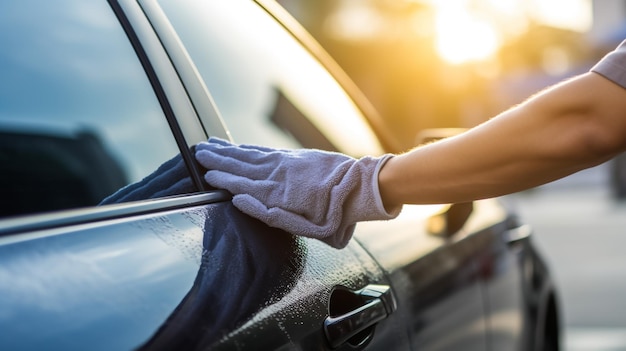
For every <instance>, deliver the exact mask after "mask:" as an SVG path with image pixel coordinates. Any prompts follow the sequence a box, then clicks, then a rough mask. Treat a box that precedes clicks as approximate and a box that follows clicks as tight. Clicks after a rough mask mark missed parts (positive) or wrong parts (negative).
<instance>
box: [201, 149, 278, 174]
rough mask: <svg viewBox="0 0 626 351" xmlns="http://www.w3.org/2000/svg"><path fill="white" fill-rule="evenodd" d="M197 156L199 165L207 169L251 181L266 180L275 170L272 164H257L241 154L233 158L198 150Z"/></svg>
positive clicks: (214, 152) (219, 152)
mask: <svg viewBox="0 0 626 351" xmlns="http://www.w3.org/2000/svg"><path fill="white" fill-rule="evenodd" d="M195 156H196V160H197V161H198V163H200V164H201V165H202V166H203V167H204V168H206V169H209V170H221V171H224V172H227V173H230V174H234V175H238V176H243V177H247V178H250V179H257V180H260V179H266V178H267V177H268V176H269V175H270V174H271V172H272V169H273V168H274V166H273V165H271V164H268V163H263V162H256V159H255V158H254V157H249V156H248V155H245V154H241V153H239V154H238V155H234V156H232V155H231V154H229V153H227V154H226V155H224V154H223V152H221V151H219V150H198V149H196V154H195ZM250 159H252V162H250V161H249V160H250Z"/></svg>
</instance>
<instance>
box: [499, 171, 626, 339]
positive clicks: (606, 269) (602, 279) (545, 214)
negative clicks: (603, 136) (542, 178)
mask: <svg viewBox="0 0 626 351" xmlns="http://www.w3.org/2000/svg"><path fill="white" fill-rule="evenodd" d="M607 179H608V164H604V165H601V166H598V167H595V168H592V169H589V170H586V171H583V172H579V173H577V174H575V175H572V176H570V177H567V178H565V179H562V180H559V181H557V182H554V183H551V184H548V185H544V186H542V187H538V188H535V189H532V190H529V191H525V192H522V193H519V194H514V195H510V196H507V197H506V200H507V201H508V202H509V203H511V204H512V205H513V206H514V207H516V208H517V210H518V211H519V213H520V215H521V216H522V218H523V219H524V220H525V221H526V222H527V223H529V224H531V225H532V226H533V227H534V229H535V236H534V240H535V243H536V244H537V246H538V248H539V250H540V251H541V252H542V253H543V256H544V257H545V258H546V261H547V262H548V264H549V265H550V267H551V270H552V273H553V275H554V276H555V279H556V281H557V284H558V286H559V293H560V299H561V308H562V320H563V326H564V337H563V342H564V345H565V347H564V350H565V351H588V350H593V351H616V350H625V351H626V254H625V251H626V201H617V200H615V199H614V198H613V197H612V196H611V193H610V189H609V186H608V184H607Z"/></svg>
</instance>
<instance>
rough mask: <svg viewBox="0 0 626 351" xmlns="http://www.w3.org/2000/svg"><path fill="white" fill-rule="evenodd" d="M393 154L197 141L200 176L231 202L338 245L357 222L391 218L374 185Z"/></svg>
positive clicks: (274, 224)
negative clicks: (223, 191) (226, 193)
mask: <svg viewBox="0 0 626 351" xmlns="http://www.w3.org/2000/svg"><path fill="white" fill-rule="evenodd" d="M390 157H392V155H389V154H388V155H384V156H382V157H363V158H361V159H358V160H357V159H354V158H352V157H349V156H346V155H343V154H340V153H333V152H326V151H321V150H313V149H301V150H278V149H272V148H266V147H261V146H254V145H234V144H231V143H228V142H226V141H224V140H221V139H218V138H211V139H209V141H208V142H202V143H199V144H198V145H196V159H197V160H198V162H199V163H200V164H201V165H202V166H204V167H205V168H207V169H208V170H209V171H208V172H207V173H206V174H205V177H204V178H205V180H206V182H207V183H208V184H210V185H211V186H214V187H216V188H221V189H226V190H228V191H230V192H231V193H232V194H233V195H234V196H233V205H234V206H236V207H237V208H238V209H239V210H241V211H242V212H244V213H246V214H248V215H250V216H252V217H255V218H257V219H259V220H261V221H262V222H264V223H266V224H267V225H269V226H271V227H275V228H280V229H283V230H286V231H288V232H290V233H292V234H295V235H301V236H306V237H310V238H316V239H319V240H322V241H324V242H326V243H327V244H329V245H331V246H333V247H336V248H342V247H345V246H346V245H347V243H348V241H349V240H350V238H351V237H352V234H353V232H354V228H355V225H356V223H357V222H360V221H369V220H385V219H391V218H394V217H396V216H397V215H398V214H399V212H400V209H398V210H397V211H395V212H394V213H388V212H387V211H386V210H385V208H384V206H383V203H382V200H381V198H380V192H379V190H378V172H379V170H380V168H381V167H382V166H383V165H384V163H385V162H386V161H387V160H388V159H389V158H390Z"/></svg>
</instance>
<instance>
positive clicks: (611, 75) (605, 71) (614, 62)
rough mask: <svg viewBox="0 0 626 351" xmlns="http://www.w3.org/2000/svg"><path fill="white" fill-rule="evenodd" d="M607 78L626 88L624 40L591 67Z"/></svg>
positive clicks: (625, 46)
mask: <svg viewBox="0 0 626 351" xmlns="http://www.w3.org/2000/svg"><path fill="white" fill-rule="evenodd" d="M591 72H595V73H598V74H600V75H602V76H604V77H606V78H607V79H609V80H611V81H613V82H614V83H616V84H619V85H620V86H622V87H623V88H626V40H624V41H623V42H622V43H621V44H620V45H619V46H618V47H617V48H616V49H615V50H613V51H611V52H610V53H608V54H607V55H606V56H604V57H603V58H602V59H601V60H600V61H599V62H598V63H596V64H595V66H593V67H592V68H591Z"/></svg>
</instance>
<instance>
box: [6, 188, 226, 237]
mask: <svg viewBox="0 0 626 351" xmlns="http://www.w3.org/2000/svg"><path fill="white" fill-rule="evenodd" d="M231 197H232V195H231V194H230V193H228V192H227V191H224V190H214V191H210V192H205V193H196V194H188V195H176V196H172V197H165V198H158V199H151V200H141V201H136V202H125V203H120V204H112V205H106V206H101V207H85V208H80V209H73V210H61V211H56V212H48V213H43V214H29V215H24V216H18V217H12V218H4V219H2V220H0V238H2V237H4V236H8V235H14V234H20V233H24V232H32V231H39V230H44V229H54V228H60V227H67V226H71V225H79V224H86V223H95V222H99V221H104V220H111V219H119V218H126V217H130V216H139V215H144V214H151V213H157V212H164V211H170V210H175V209H181V208H187V207H196V206H203V205H208V204H212V203H216V202H224V201H229V200H230V199H231Z"/></svg>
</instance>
